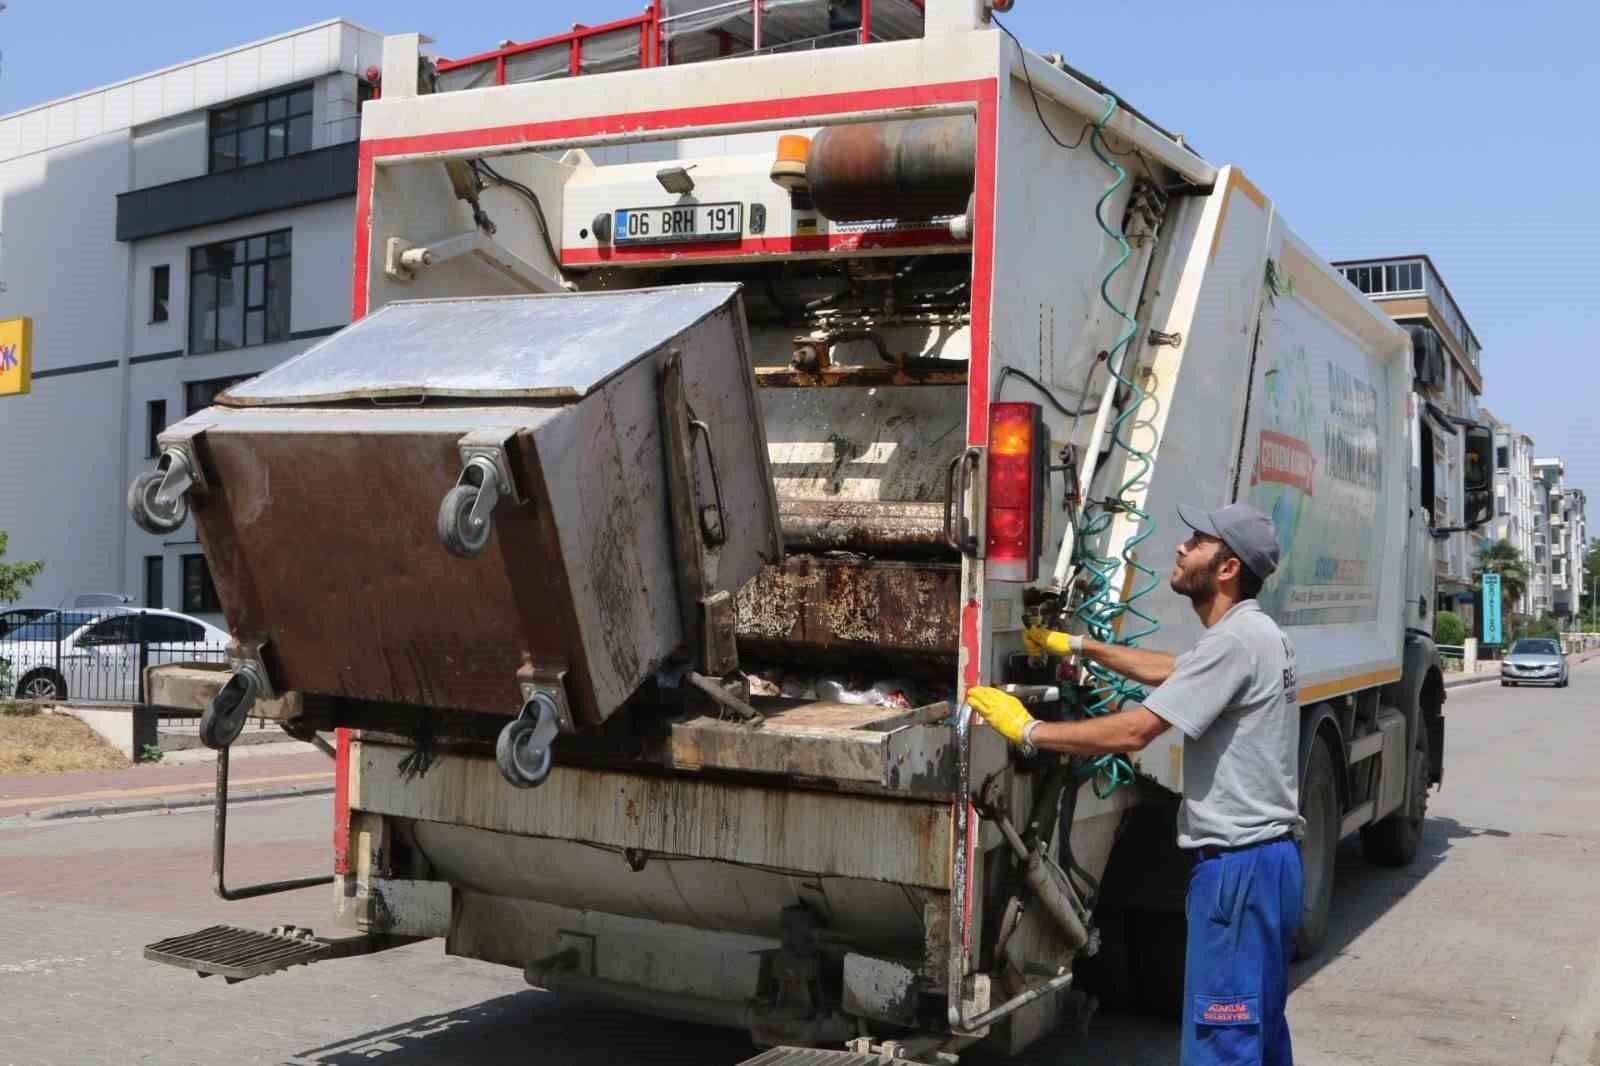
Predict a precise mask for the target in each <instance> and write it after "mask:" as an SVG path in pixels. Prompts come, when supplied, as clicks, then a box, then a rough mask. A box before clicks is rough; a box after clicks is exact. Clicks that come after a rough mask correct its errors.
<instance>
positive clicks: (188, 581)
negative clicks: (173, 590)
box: [183, 555, 222, 614]
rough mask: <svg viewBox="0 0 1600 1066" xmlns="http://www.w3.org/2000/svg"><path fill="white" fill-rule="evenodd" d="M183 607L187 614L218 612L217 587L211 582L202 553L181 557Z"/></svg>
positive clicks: (208, 569)
mask: <svg viewBox="0 0 1600 1066" xmlns="http://www.w3.org/2000/svg"><path fill="white" fill-rule="evenodd" d="M183 609H184V610H185V611H186V612H188V613H189V614H220V613H222V604H220V603H219V602H217V587H216V586H215V585H213V584H212V583H211V568H210V567H208V566H207V565H206V557H205V556H204V555H185V556H184V557H183Z"/></svg>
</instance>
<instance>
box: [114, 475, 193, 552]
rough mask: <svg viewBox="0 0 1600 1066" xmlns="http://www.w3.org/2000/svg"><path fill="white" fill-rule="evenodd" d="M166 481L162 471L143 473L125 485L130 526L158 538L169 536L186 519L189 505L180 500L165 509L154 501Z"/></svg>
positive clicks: (158, 502) (156, 500) (157, 501)
mask: <svg viewBox="0 0 1600 1066" xmlns="http://www.w3.org/2000/svg"><path fill="white" fill-rule="evenodd" d="M165 480H166V474H165V473H164V472H163V471H160V470H146V471H145V472H144V473H142V474H140V475H139V476H138V477H136V478H134V479H133V484H131V485H129V486H128V513H129V514H130V515H132V516H133V524H134V525H136V526H138V527H139V528H140V529H142V530H144V531H145V532H146V533H150V534H152V535H154V536H157V537H160V536H165V535H166V534H168V533H171V532H172V531H173V530H175V529H177V528H178V527H179V526H181V525H183V523H184V521H185V520H186V519H187V518H188V517H189V505H188V503H187V502H186V501H185V500H183V499H182V498H179V499H178V500H175V501H173V503H172V504H170V505H168V506H163V505H162V504H161V502H160V501H159V500H158V499H157V498H156V496H157V493H159V492H160V491H161V485H162V482H163V481H165Z"/></svg>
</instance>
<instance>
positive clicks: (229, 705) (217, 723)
mask: <svg viewBox="0 0 1600 1066" xmlns="http://www.w3.org/2000/svg"><path fill="white" fill-rule="evenodd" d="M260 692H261V682H260V680H259V678H257V676H256V673H255V669H254V668H253V667H249V666H246V667H244V668H242V669H241V670H240V671H239V672H238V673H236V674H234V675H233V676H232V677H231V678H229V679H228V683H227V684H226V685H223V686H222V691H221V692H218V693H217V694H216V695H215V696H213V697H211V703H210V704H209V705H208V706H207V707H206V710H205V713H204V714H202V715H201V716H200V743H202V744H204V745H205V746H206V747H208V748H212V749H215V750H217V751H220V750H222V749H223V748H226V747H227V746H228V745H229V744H232V743H233V742H234V741H235V740H238V739H239V734H240V733H242V732H244V724H245V721H246V720H247V719H249V717H250V708H252V707H254V706H255V703H256V697H257V696H258V695H259V694H260Z"/></svg>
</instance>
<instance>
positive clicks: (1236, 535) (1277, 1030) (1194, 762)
mask: <svg viewBox="0 0 1600 1066" xmlns="http://www.w3.org/2000/svg"><path fill="white" fill-rule="evenodd" d="M1178 516H1179V517H1180V518H1181V519H1182V520H1183V522H1184V524H1185V525H1187V526H1188V527H1189V528H1190V529H1191V530H1192V531H1193V534H1192V535H1191V536H1190V537H1189V539H1188V540H1186V541H1184V542H1183V544H1181V545H1179V547H1178V552H1177V560H1176V562H1175V563H1174V565H1173V568H1172V574H1171V584H1172V590H1173V591H1174V592H1176V593H1178V594H1179V595H1181V596H1185V597H1187V598H1188V599H1189V601H1190V603H1191V604H1192V605H1193V607H1194V610H1195V613H1196V614H1198V615H1199V616H1200V622H1201V624H1202V625H1204V626H1205V629H1206V632H1205V635H1204V636H1203V637H1201V638H1200V642H1199V643H1198V644H1196V645H1195V646H1194V647H1193V648H1191V649H1190V650H1189V651H1187V652H1185V653H1184V654H1183V655H1180V656H1178V657H1176V658H1174V657H1172V656H1171V655H1167V654H1165V653H1162V652H1159V651H1152V650H1148V649H1142V648H1131V647H1126V646H1124V645H1120V644H1106V643H1103V642H1101V641H1097V640H1091V639H1088V638H1086V637H1082V636H1078V635H1076V634H1067V633H1057V632H1052V631H1049V630H1045V629H1042V628H1037V627H1030V628H1028V629H1027V630H1026V631H1025V632H1024V634H1023V641H1024V643H1025V645H1026V647H1027V649H1028V651H1029V653H1030V654H1031V655H1035V656H1037V655H1039V654H1042V653H1044V652H1049V653H1052V654H1056V655H1061V656H1068V655H1072V656H1078V657H1080V658H1083V659H1088V660H1091V661H1093V662H1096V663H1099V664H1100V665H1101V666H1104V667H1105V668H1107V669H1109V670H1112V671H1114V672H1116V673H1118V674H1121V675H1123V676H1124V677H1127V678H1129V679H1131V680H1133V681H1135V682H1138V683H1139V684H1141V685H1149V686H1155V687H1154V689H1153V691H1151V692H1150V693H1149V695H1148V696H1146V697H1145V698H1144V701H1143V704H1142V705H1141V706H1136V707H1132V708H1130V709H1124V710H1121V711H1118V712H1116V713H1113V714H1108V715H1104V716H1100V717H1095V718H1087V719H1083V720H1079V721H1071V722H1042V721H1038V720H1036V719H1035V718H1033V716H1032V715H1030V714H1029V713H1028V711H1027V709H1026V708H1025V707H1024V706H1023V705H1022V703H1021V702H1020V701H1019V700H1017V699H1016V698H1015V697H1013V696H1011V695H1009V694H1007V693H1005V692H1002V691H1000V690H999V689H995V688H973V689H970V690H968V692H967V702H968V703H969V704H971V706H972V708H973V709H974V710H975V711H977V712H978V713H979V714H980V715H982V716H983V717H984V719H985V720H986V721H987V722H988V723H989V725H991V726H993V727H994V728H995V729H996V730H998V731H999V732H1000V733H1002V734H1003V735H1004V736H1005V737H1006V739H1008V740H1010V741H1011V742H1012V743H1014V744H1017V745H1019V746H1020V747H1021V748H1022V749H1023V751H1024V752H1032V751H1033V750H1034V749H1043V750H1046V751H1055V752H1061V753H1063V754H1066V755H1104V754H1108V753H1114V752H1135V751H1140V750H1143V749H1144V747H1145V746H1146V745H1148V744H1149V743H1150V742H1151V741H1152V740H1154V739H1155V738H1156V737H1158V736H1160V735H1161V734H1162V733H1164V732H1166V730H1167V729H1168V728H1169V727H1171V726H1176V727H1178V729H1180V730H1182V731H1183V735H1184V737H1185V743H1184V745H1183V804H1182V806H1181V807H1180V808H1179V812H1178V846H1179V847H1180V848H1182V849H1183V850H1184V851H1186V852H1187V854H1188V855H1189V857H1190V859H1191V861H1192V863H1193V866H1192V870H1191V873H1190V876H1189V895H1188V905H1187V913H1188V919H1189V936H1188V945H1187V955H1186V958H1185V969H1184V1004H1183V1056H1182V1063H1183V1066H1234V1064H1243V1063H1252V1064H1260V1066H1289V1064H1291V1063H1292V1062H1293V1053H1292V1052H1291V1050H1290V1043H1289V1024H1288V1020H1287V1018H1286V1016H1285V1013H1284V1010H1285V1007H1286V1004H1287V1000H1288V996H1289V974H1288V969H1289V961H1290V959H1291V958H1292V957H1293V954H1294V939H1295V931H1296V929H1297V928H1298V927H1299V923H1300V909H1301V897H1302V894H1303V891H1304V877H1303V874H1302V871H1301V868H1300V852H1299V849H1298V847H1297V846H1296V843H1295V842H1296V838H1297V837H1298V836H1299V835H1300V833H1301V828H1302V826H1303V825H1304V822H1303V820H1302V819H1301V817H1300V814H1299V809H1300V804H1299V749H1300V708H1299V692H1298V683H1297V680H1296V677H1295V655H1294V645H1293V644H1291V643H1290V641H1289V639H1288V638H1287V637H1286V636H1284V634H1283V631H1282V630H1281V629H1279V628H1278V626H1277V623H1275V622H1274V621H1273V620H1272V619H1271V618H1269V617H1268V616H1267V614H1266V612H1265V611H1263V610H1262V609H1261V607H1260V605H1259V604H1258V603H1257V602H1256V596H1257V594H1258V593H1259V592H1260V591H1261V585H1262V582H1264V581H1265V580H1266V579H1267V578H1268V577H1270V576H1271V575H1272V572H1273V571H1274V570H1276V569H1277V566H1278V538H1277V531H1276V530H1275V529H1274V528H1273V525H1272V520H1271V519H1269V518H1268V517H1267V516H1266V515H1264V514H1262V513H1261V512H1260V511H1258V510H1256V509H1255V508H1253V507H1250V506H1248V505H1246V504H1242V503H1236V504H1231V505H1229V506H1227V507H1223V508H1222V509H1220V510H1217V511H1209V512H1208V511H1204V510H1201V509H1200V508H1194V507H1187V506H1180V507H1179V508H1178Z"/></svg>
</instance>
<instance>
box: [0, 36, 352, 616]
mask: <svg viewBox="0 0 1600 1066" xmlns="http://www.w3.org/2000/svg"><path fill="white" fill-rule="evenodd" d="M381 56H382V38H381V36H380V35H379V34H377V33H375V32H373V31H371V30H368V29H365V28H363V27H360V26H357V25H354V24H352V23H350V22H346V21H343V20H332V21H328V22H323V23H319V24H317V25H315V26H309V27H306V28H305V29H301V30H295V31H293V32H290V33H285V34H282V35H280V36H277V37H273V38H271V39H269V40H264V41H257V42H255V43H252V44H247V45H243V46H241V47H238V48H233V49H230V50H228V51H226V52H221V53H218V54H216V55H212V56H207V57H205V58H203V59H197V60H194V61H193V62H189V63H183V64H180V65H178V66H175V67H171V68H168V69H166V70H161V71H157V72H155V73H152V74H147V75H144V76H142V77H137V78H133V79H131V80H129V81H125V82H120V83H118V84H116V85H110V86H107V87H105V88H101V89H95V90H92V91H89V92H85V93H81V94H79V95H76V96H72V97H69V98H66V99H63V100H57V101H53V102H51V103H47V104H40V105H39V106H37V107H33V108H29V109H27V110H25V111H20V112H17V113H15V114H11V115H7V116H4V117H0V235H3V237H0V241H3V243H0V283H3V291H0V320H5V319H12V318H16V317H20V316H26V317H28V318H29V319H30V320H31V323H32V325H31V332H32V344H31V361H32V385H31V390H30V391H28V392H26V393H24V394H20V395H5V396H0V452H3V454H5V455H6V456H8V457H9V458H10V460H11V461H10V462H7V463H6V464H5V465H4V467H3V468H0V500H3V501H4V503H3V504H0V529H4V530H6V531H7V532H8V533H9V534H10V538H11V543H10V549H9V552H8V558H9V559H11V560H12V561H17V560H24V559H43V560H44V561H45V569H44V572H43V574H42V575H41V576H40V577H39V579H38V580H37V581H35V583H34V586H33V588H32V589H31V590H30V592H29V593H28V595H27V602H30V603H42V604H50V603H56V602H60V601H61V600H63V599H64V598H66V597H69V596H70V595H72V594H74V593H83V592H103V591H113V592H125V593H129V594H132V595H133V596H134V597H135V598H137V599H138V600H139V601H141V602H143V603H145V604H148V605H151V606H155V605H157V604H160V605H164V606H167V607H172V608H179V609H185V610H189V611H192V612H195V613H202V614H215V613H216V610H217V604H216V599H215V592H214V590H212V588H211V581H210V576H209V574H208V573H207V571H206V569H205V560H204V557H203V556H202V555H201V552H200V547H199V544H198V543H197V542H196V540H195V538H194V534H193V532H192V529H191V528H190V527H187V526H186V527H185V528H184V529H183V530H181V531H179V532H178V533H176V534H174V535H172V536H170V537H167V538H164V539H163V538H156V537H151V536H148V535H146V534H144V533H142V532H140V531H139V530H138V529H137V528H136V527H135V526H134V525H133V524H132V522H131V521H130V520H129V518H128V514H127V508H126V506H125V503H124V499H125V496H126V490H127V486H128V482H129V480H130V479H131V478H132V477H133V476H134V475H135V474H136V473H137V472H138V471H140V470H141V469H144V468H147V467H148V466H149V465H150V464H151V462H152V461H153V459H152V457H153V454H154V442H155V437H156V434H157V433H159V432H160V431H161V429H162V428H163V427H164V426H166V425H167V424H169V423H172V422H176V421H178V420H179V419H181V418H183V417H184V416H185V415H186V414H188V413H189V412H191V411H194V410H197V409H199V408H201V407H204V406H206V405H207V404H208V403H209V401H210V400H211V398H212V397H213V396H214V395H215V394H216V393H217V391H218V390H220V389H221V388H222V387H224V386H225V385H227V384H229V383H231V382H233V381H236V380H238V379H240V378H241V377H247V376H250V375H253V374H256V373H259V372H260V371H262V370H264V369H266V368H268V367H270V366H272V365H274V364H276V363H278V362H281V361H282V360H284V359H286V358H288V357H289V356H292V355H294V354H296V353H298V352H300V351H302V350H303V349H305V348H306V347H307V346H308V345H309V344H311V343H312V342H313V341H314V339H315V338H317V337H321V336H324V335H326V334H328V333H331V332H333V331H334V330H336V329H338V328H339V327H341V326H343V325H345V324H346V323H347V322H348V321H349V317H350V292H351V283H350V276H351V261H352V259H351V256H352V251H351V250H352V248H353V245H354V217H355V211H354V203H355V201H354V194H355V188H356V161H357V147H358V145H357V141H358V139H359V136H360V126H359V122H360V119H359V117H358V116H359V110H360V106H361V103H362V102H363V100H364V99H365V98H367V97H368V96H369V95H371V93H372V88H371V85H370V80H371V79H372V78H373V77H374V75H375V72H376V70H377V69H378V68H379V66H380V65H381V62H382V58H381Z"/></svg>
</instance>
